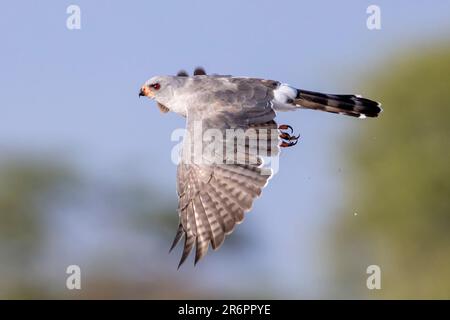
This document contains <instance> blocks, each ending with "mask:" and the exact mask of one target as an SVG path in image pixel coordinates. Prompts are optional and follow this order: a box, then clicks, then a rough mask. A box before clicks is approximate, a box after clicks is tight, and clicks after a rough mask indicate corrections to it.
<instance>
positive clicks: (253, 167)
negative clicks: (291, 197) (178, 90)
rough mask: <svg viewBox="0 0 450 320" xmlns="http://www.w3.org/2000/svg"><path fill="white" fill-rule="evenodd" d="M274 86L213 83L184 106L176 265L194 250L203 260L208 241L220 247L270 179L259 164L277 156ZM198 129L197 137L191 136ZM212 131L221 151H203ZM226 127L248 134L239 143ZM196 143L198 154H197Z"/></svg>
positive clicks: (254, 82) (268, 83) (247, 82)
mask: <svg viewBox="0 0 450 320" xmlns="http://www.w3.org/2000/svg"><path fill="white" fill-rule="evenodd" d="M218 81H219V82H218ZM221 81H226V82H227V85H223V83H221ZM276 85H277V84H276V83H275V82H273V81H266V80H260V79H239V78H226V79H225V78H222V79H211V81H210V82H209V83H206V84H205V87H204V88H203V89H202V90H205V95H202V94H201V93H200V94H198V95H197V96H196V97H197V98H196V99H195V103H196V104H195V105H191V106H188V108H187V110H188V111H187V135H188V136H189V137H185V140H184V144H183V155H182V158H181V159H182V160H181V162H180V164H179V165H178V172H177V191H178V195H179V206H178V212H179V216H180V223H179V227H178V230H177V234H176V236H175V239H174V242H173V244H172V248H171V250H172V249H173V248H174V247H175V246H176V244H177V243H178V241H179V240H180V239H181V238H182V237H183V236H184V238H185V241H184V250H183V254H182V257H181V260H180V264H179V266H181V264H182V263H183V262H184V261H185V260H186V258H187V257H188V256H189V253H190V252H191V250H192V248H193V247H194V246H195V247H196V250H195V251H196V254H195V263H197V262H198V261H199V260H200V259H201V258H202V257H203V256H205V254H206V253H207V250H208V247H209V244H210V243H211V246H212V248H213V249H217V248H219V247H220V245H221V244H222V243H223V241H224V239H225V235H227V234H230V233H231V232H232V231H233V229H234V227H235V225H236V224H239V223H241V222H242V221H243V219H244V214H245V212H247V211H249V210H250V209H251V207H252V204H253V201H254V200H255V198H256V197H258V196H259V195H260V194H261V190H262V188H263V187H264V186H265V185H266V183H267V181H268V180H269V179H270V174H271V172H270V170H268V169H267V168H264V167H263V166H262V165H261V164H262V161H261V156H274V155H276V154H277V153H278V152H279V147H278V144H279V141H278V130H277V124H276V122H275V121H274V120H273V119H274V117H275V112H274V111H273V109H272V103H271V100H272V99H273V93H272V92H273V88H274V86H276ZM206 112H207V114H206ZM199 126H200V127H201V132H200V133H201V135H200V136H199V135H198V133H196V132H195V130H196V129H197V130H198V127H199ZM210 129H213V130H215V132H220V133H221V135H222V139H218V140H220V141H219V144H216V145H215V146H216V147H217V146H218V145H219V146H220V147H219V148H215V149H214V150H213V152H204V150H206V149H207V147H208V143H207V142H205V141H203V139H202V136H203V135H204V134H205V133H207V131H208V130H210ZM227 129H231V130H232V131H229V130H228V133H230V132H234V129H241V130H248V131H246V132H250V133H249V135H246V138H245V139H244V140H239V139H235V138H234V136H233V137H232V138H230V137H229V135H227ZM216 138H217V136H216ZM231 140H232V141H231ZM215 142H217V141H215ZM199 145H201V146H202V151H201V152H200V154H199V153H198V152H196V151H195V149H196V148H197V147H198V146H199ZM222 146H227V148H226V150H225V152H223V153H222V152H218V150H220V148H222ZM230 146H232V147H231V149H230ZM255 146H256V147H255ZM222 150H223V149H222ZM230 150H231V152H230ZM194 158H195V159H194Z"/></svg>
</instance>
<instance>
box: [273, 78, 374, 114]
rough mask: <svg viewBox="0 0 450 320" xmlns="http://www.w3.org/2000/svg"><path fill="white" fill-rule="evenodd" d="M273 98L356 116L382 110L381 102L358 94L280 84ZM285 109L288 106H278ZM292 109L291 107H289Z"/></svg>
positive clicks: (296, 105)
mask: <svg viewBox="0 0 450 320" xmlns="http://www.w3.org/2000/svg"><path fill="white" fill-rule="evenodd" d="M274 96H275V100H276V101H277V102H281V103H283V104H284V105H285V106H286V105H291V106H295V107H296V108H305V109H313V110H322V111H326V112H331V113H339V114H344V115H347V116H352V117H357V118H366V117H370V118H374V117H378V115H379V114H380V113H381V112H382V111H383V109H381V104H380V103H378V102H376V101H373V100H370V99H366V98H363V97H361V96H358V95H348V94H326V93H320V92H314V91H307V90H301V89H295V88H293V87H290V86H288V85H286V84H281V85H280V86H279V87H278V88H277V89H276V90H275V91H274ZM280 109H281V110H283V109H284V110H286V109H289V108H283V107H281V108H280ZM291 110H292V109H291Z"/></svg>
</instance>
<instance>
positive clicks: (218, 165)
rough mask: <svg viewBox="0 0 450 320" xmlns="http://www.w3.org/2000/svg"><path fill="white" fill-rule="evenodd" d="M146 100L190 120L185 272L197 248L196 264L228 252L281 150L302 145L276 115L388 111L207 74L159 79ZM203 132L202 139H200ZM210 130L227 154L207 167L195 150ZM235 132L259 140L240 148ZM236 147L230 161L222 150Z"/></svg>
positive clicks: (183, 181) (181, 204) (182, 205)
mask: <svg viewBox="0 0 450 320" xmlns="http://www.w3.org/2000/svg"><path fill="white" fill-rule="evenodd" d="M139 96H146V97H148V98H150V99H154V100H156V102H157V105H158V107H159V109H160V110H161V112H164V113H165V112H168V111H172V112H175V113H177V114H179V115H181V116H183V117H185V118H186V134H187V135H188V136H189V137H190V138H189V139H188V138H186V136H185V137H184V140H183V148H182V154H181V159H180V162H179V164H178V168H177V193H178V197H179V201H178V214H179V218H180V219H179V226H178V230H177V233H176V236H175V239H174V241H173V244H172V247H171V249H170V250H172V249H173V248H174V247H175V246H176V244H177V243H178V242H179V240H180V239H181V238H182V237H183V236H184V249H183V253H182V256H181V260H180V263H179V265H178V267H180V266H181V264H183V262H184V261H185V260H186V258H187V257H188V256H189V253H190V252H191V251H192V248H193V247H194V246H195V264H196V263H197V262H198V261H199V260H200V259H201V258H202V257H204V256H205V254H206V252H207V251H208V247H209V244H211V246H212V248H213V249H214V250H215V249H217V248H219V247H220V246H221V244H222V243H223V241H224V239H225V235H228V234H230V233H231V232H232V231H233V229H234V227H235V226H236V224H239V223H241V222H242V221H243V219H244V214H245V213H246V212H248V211H249V210H251V207H252V204H253V201H254V200H255V198H257V197H258V196H259V195H260V194H261V190H262V189H263V188H264V186H265V185H266V184H267V182H268V180H269V179H270V176H271V174H270V172H267V170H265V168H264V167H263V165H262V164H263V157H264V156H268V157H273V156H276V155H277V154H278V152H279V149H280V147H290V146H293V145H295V144H296V143H297V140H298V138H299V136H293V135H292V131H293V130H292V127H291V126H289V125H277V123H276V122H275V120H274V119H275V116H276V113H275V112H276V111H291V110H292V111H293V110H299V109H313V110H321V111H326V112H332V113H338V114H343V115H347V116H351V117H356V118H367V117H372V118H373V117H377V116H378V115H379V113H380V112H381V111H382V109H381V104H380V103H378V102H375V101H372V100H369V99H366V98H363V97H361V96H359V95H347V94H346V95H340V94H324V93H319V92H313V91H308V90H303V89H297V88H295V87H292V86H290V85H288V84H285V83H281V82H279V81H274V80H267V79H258V78H248V77H233V76H228V75H207V74H206V72H205V71H204V70H203V69H202V68H197V69H196V70H195V71H194V74H193V76H189V75H188V74H187V73H186V72H185V71H180V72H179V73H178V74H177V75H176V76H155V77H153V78H151V79H149V80H147V81H146V82H145V83H144V85H143V86H142V87H141V89H140V92H139ZM198 124H200V127H201V132H200V133H201V134H200V135H195V132H194V131H195V126H196V125H198ZM208 130H215V132H216V133H217V131H218V132H219V133H220V136H221V140H220V143H221V145H220V147H219V148H215V149H213V152H209V153H204V152H203V151H201V154H200V156H199V159H200V161H198V160H199V159H196V161H192V157H193V156H194V157H195V156H196V154H197V152H195V151H192V150H193V149H195V148H196V147H195V145H196V144H197V145H201V146H202V147H204V146H205V145H206V144H207V142H206V141H199V140H204V137H203V136H202V134H203V133H206V132H207V131H208ZM227 130H253V131H252V133H253V135H252V136H247V137H246V138H245V139H244V141H243V142H242V141H240V142H239V141H237V140H238V139H235V137H234V136H232V137H231V138H228V135H227V134H226V131H227ZM274 132H275V135H274ZM241 140H242V139H241ZM251 141H256V148H251V146H250V145H251V143H250V142H251ZM230 143H231V148H228V149H227V150H226V151H225V154H224V153H223V152H222V151H223V150H222V146H225V145H226V146H229V144H230ZM230 149H231V152H230V151H229V150H230ZM218 151H220V152H218ZM230 154H231V156H230Z"/></svg>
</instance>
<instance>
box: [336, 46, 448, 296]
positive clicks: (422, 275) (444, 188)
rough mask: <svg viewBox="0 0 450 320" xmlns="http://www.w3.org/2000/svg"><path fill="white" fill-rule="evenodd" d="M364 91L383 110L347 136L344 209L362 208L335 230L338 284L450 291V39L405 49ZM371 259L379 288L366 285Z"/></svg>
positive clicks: (361, 291) (353, 292)
mask: <svg viewBox="0 0 450 320" xmlns="http://www.w3.org/2000/svg"><path fill="white" fill-rule="evenodd" d="M366 91H367V92H368V93H369V96H370V97H373V98H375V99H378V100H379V101H381V102H382V104H383V108H384V112H383V113H382V114H381V117H380V118H379V119H376V120H373V121H366V122H365V123H364V126H363V127H364V128H366V130H365V131H364V133H363V134H361V135H358V136H357V137H356V138H355V139H354V140H352V141H351V143H350V144H349V149H348V154H347V156H348V158H349V160H350V161H351V162H352V163H353V166H352V174H353V178H354V179H353V181H352V182H351V187H352V189H351V194H352V197H351V198H352V199H349V200H348V205H347V210H346V212H347V213H348V212H350V213H352V212H355V211H357V213H358V214H357V216H354V215H353V214H346V215H345V216H344V218H343V219H342V220H341V222H340V224H339V225H338V227H337V231H336V233H335V236H336V237H337V240H338V241H337V243H338V247H337V249H336V254H337V259H338V261H339V262H340V263H339V272H338V279H339V281H340V282H341V283H340V284H339V285H338V286H337V287H338V288H339V287H340V288H344V290H343V291H344V292H346V295H347V297H353V298H360V297H368V298H375V297H382V298H404V299H408V298H425V299H428V298H446V299H449V298H450V201H449V200H450V199H449V197H450V122H449V119H450V46H446V47H442V46H441V47H438V48H436V47H435V48H434V49H431V48H430V47H427V48H416V49H415V50H414V49H410V50H408V51H405V52H403V53H402V54H400V55H399V56H398V57H397V58H395V59H393V60H391V61H390V62H389V63H387V64H386V65H383V69H381V70H380V71H379V72H378V74H377V76H376V77H375V79H374V80H373V81H372V82H371V83H370V85H369V89H368V90H366ZM371 264H376V265H379V266H380V267H381V272H382V289H381V290H368V289H367V287H366V278H367V276H368V275H367V274H366V268H367V266H369V265H371ZM341 293H342V292H341ZM338 294H339V293H336V295H338ZM340 297H341V298H342V296H340Z"/></svg>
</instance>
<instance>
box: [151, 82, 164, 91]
mask: <svg viewBox="0 0 450 320" xmlns="http://www.w3.org/2000/svg"><path fill="white" fill-rule="evenodd" d="M150 87H152V88H153V89H155V90H159V88H161V85H160V84H159V83H154V84H151V85H150Z"/></svg>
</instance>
